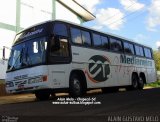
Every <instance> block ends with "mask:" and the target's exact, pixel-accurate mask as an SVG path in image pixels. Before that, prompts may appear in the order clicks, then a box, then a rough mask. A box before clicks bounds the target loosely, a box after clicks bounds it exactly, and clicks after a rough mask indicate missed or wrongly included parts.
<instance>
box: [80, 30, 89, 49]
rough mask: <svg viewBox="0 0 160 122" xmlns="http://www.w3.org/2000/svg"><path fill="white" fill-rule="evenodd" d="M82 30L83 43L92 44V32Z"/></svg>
mask: <svg viewBox="0 0 160 122" xmlns="http://www.w3.org/2000/svg"><path fill="white" fill-rule="evenodd" d="M81 32H82V40H83V45H85V46H91V37H90V33H89V32H87V31H81Z"/></svg>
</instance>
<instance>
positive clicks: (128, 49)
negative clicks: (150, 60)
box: [123, 42, 134, 54]
mask: <svg viewBox="0 0 160 122" xmlns="http://www.w3.org/2000/svg"><path fill="white" fill-rule="evenodd" d="M123 44H124V52H125V53H128V54H134V47H133V44H131V43H129V42H124V43H123Z"/></svg>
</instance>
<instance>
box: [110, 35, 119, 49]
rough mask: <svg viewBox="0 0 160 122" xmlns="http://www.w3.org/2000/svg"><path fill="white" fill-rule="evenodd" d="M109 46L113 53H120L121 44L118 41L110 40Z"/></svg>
mask: <svg viewBox="0 0 160 122" xmlns="http://www.w3.org/2000/svg"><path fill="white" fill-rule="evenodd" d="M110 46H111V50H112V51H115V52H121V51H122V44H121V41H120V40H117V39H114V38H110Z"/></svg>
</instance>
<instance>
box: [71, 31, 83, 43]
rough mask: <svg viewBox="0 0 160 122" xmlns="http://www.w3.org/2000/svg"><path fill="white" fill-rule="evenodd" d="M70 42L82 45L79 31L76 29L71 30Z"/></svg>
mask: <svg viewBox="0 0 160 122" xmlns="http://www.w3.org/2000/svg"><path fill="white" fill-rule="evenodd" d="M71 38H72V42H73V43H75V44H82V39H81V31H80V30H79V29H77V28H71Z"/></svg>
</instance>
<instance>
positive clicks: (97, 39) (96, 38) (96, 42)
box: [93, 34, 102, 47]
mask: <svg viewBox="0 0 160 122" xmlns="http://www.w3.org/2000/svg"><path fill="white" fill-rule="evenodd" d="M93 43H94V47H102V42H101V37H100V35H98V34H93Z"/></svg>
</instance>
